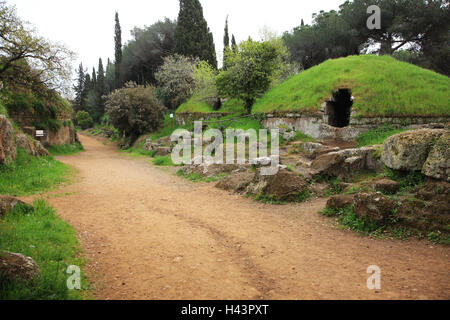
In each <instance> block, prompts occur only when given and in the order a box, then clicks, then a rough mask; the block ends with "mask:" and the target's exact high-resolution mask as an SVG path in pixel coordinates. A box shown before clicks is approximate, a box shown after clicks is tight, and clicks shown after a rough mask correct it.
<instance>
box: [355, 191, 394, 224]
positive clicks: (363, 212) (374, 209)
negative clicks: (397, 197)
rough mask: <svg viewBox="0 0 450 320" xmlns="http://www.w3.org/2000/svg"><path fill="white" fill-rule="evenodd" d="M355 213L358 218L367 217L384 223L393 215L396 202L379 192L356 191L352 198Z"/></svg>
mask: <svg viewBox="0 0 450 320" xmlns="http://www.w3.org/2000/svg"><path fill="white" fill-rule="evenodd" d="M354 206H355V214H356V216H357V217H358V218H360V219H368V220H369V221H373V222H376V223H379V224H384V223H387V222H388V221H389V219H390V218H391V217H392V216H393V215H394V210H395V209H396V204H395V202H394V201H393V200H391V199H389V198H388V197H385V196H383V195H382V194H379V193H358V194H356V195H355V198H354Z"/></svg>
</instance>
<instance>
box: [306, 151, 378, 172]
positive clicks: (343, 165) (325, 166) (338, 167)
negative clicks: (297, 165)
mask: <svg viewBox="0 0 450 320" xmlns="http://www.w3.org/2000/svg"><path fill="white" fill-rule="evenodd" d="M377 148H378V146H371V147H364V148H360V149H346V150H341V151H336V152H330V153H327V154H323V155H321V156H319V157H318V158H317V159H315V160H314V161H313V162H312V164H311V169H312V170H313V171H314V175H316V176H317V175H327V176H332V177H338V178H341V179H347V178H350V177H351V176H352V175H354V174H355V173H357V172H358V171H361V170H377V169H379V168H380V167H381V164H380V162H379V161H378V159H377V157H376V153H377Z"/></svg>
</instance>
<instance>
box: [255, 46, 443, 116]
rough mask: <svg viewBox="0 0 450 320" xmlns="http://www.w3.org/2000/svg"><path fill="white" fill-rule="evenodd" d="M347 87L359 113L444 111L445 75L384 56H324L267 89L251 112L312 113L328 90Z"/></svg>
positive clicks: (326, 97)
mask: <svg viewBox="0 0 450 320" xmlns="http://www.w3.org/2000/svg"><path fill="white" fill-rule="evenodd" d="M340 88H349V89H351V90H352V94H353V96H354V97H355V102H354V107H353V108H354V110H356V111H357V114H359V115H362V116H408V115H417V116H450V108H449V107H448V101H450V79H449V78H448V77H446V76H444V75H440V74H438V73H435V72H433V71H430V70H426V69H422V68H420V67H417V66H414V65H412V64H408V63H405V62H400V61H398V60H395V59H394V58H392V57H388V56H381V57H379V56H374V55H361V56H350V57H347V58H340V59H334V60H328V61H326V62H324V63H322V64H320V65H318V66H316V67H313V68H311V69H309V70H307V71H304V72H302V73H300V74H298V75H296V76H294V77H292V78H290V79H288V80H287V81H285V82H283V83H282V84H281V85H279V86H277V87H275V88H274V89H272V90H270V91H269V92H268V93H267V94H266V95H265V96H263V97H262V98H261V99H259V100H258V101H257V102H256V103H255V105H254V106H253V113H267V112H276V111H280V112H289V111H297V112H301V111H305V112H311V111H314V112H317V111H319V110H320V108H321V105H322V103H323V102H325V101H327V100H329V98H330V97H331V96H332V92H333V91H336V90H337V89H340Z"/></svg>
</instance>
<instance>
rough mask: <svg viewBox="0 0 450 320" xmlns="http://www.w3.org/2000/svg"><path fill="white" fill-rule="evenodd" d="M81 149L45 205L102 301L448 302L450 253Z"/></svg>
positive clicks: (97, 148)
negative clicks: (74, 174)
mask: <svg viewBox="0 0 450 320" xmlns="http://www.w3.org/2000/svg"><path fill="white" fill-rule="evenodd" d="M81 140H82V142H83V144H84V146H85V148H86V152H83V153H81V154H79V155H75V156H68V157H60V158H59V160H61V161H63V162H65V163H67V164H69V165H71V166H73V167H75V168H76V169H78V171H79V178H80V179H79V181H78V182H76V183H75V184H72V185H70V186H66V187H63V188H61V189H60V190H58V191H56V192H53V193H54V194H56V193H57V194H62V193H67V194H68V195H66V196H62V197H61V196H59V197H50V198H49V201H50V203H51V204H52V205H53V206H54V207H55V208H56V209H57V210H58V213H59V214H60V215H61V216H62V217H63V218H64V219H65V220H66V221H68V222H69V223H71V224H72V225H73V226H74V227H75V228H76V230H77V231H78V234H79V238H80V241H81V243H82V246H83V248H84V251H85V254H86V256H87V258H88V260H89V265H88V268H87V272H88V275H89V277H90V281H91V283H92V284H93V287H94V288H95V290H96V298H98V299H449V298H450V264H449V253H450V249H449V248H448V247H443V246H439V245H432V244H430V243H428V242H425V241H420V242H419V241H416V240H412V241H408V242H402V241H391V240H373V239H370V238H366V237H359V236H357V235H356V234H354V233H353V232H350V231H345V230H340V229H338V228H336V226H333V225H332V223H331V220H330V219H327V218H325V217H322V216H320V215H319V214H317V213H318V211H319V210H321V209H323V207H324V206H325V203H326V200H324V199H316V200H312V201H310V202H307V203H304V204H297V205H285V206H271V205H265V204H261V203H257V202H254V201H252V200H250V199H246V198H245V197H242V196H239V195H230V194H229V193H227V192H224V191H221V190H218V189H216V188H214V185H213V184H194V183H191V182H188V181H185V180H183V179H181V178H178V177H176V176H174V175H173V174H171V173H170V172H165V171H164V170H161V169H160V168H156V167H153V166H152V165H151V164H150V163H149V161H148V160H147V159H135V158H127V157H124V156H123V155H120V154H119V153H118V152H117V149H116V148H115V147H114V146H112V145H103V144H102V142H101V141H98V140H96V139H94V138H92V137H87V136H81ZM370 265H378V266H379V267H380V268H381V271H382V290H380V291H379V292H374V291H370V290H368V289H367V287H366V280H367V278H368V277H369V275H368V274H367V273H366V270H367V267H368V266H370Z"/></svg>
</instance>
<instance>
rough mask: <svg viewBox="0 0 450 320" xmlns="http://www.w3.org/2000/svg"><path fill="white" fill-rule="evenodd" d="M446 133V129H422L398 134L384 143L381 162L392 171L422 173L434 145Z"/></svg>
mask: <svg viewBox="0 0 450 320" xmlns="http://www.w3.org/2000/svg"><path fill="white" fill-rule="evenodd" d="M444 133H446V130H444V129H421V130H414V131H407V132H403V133H399V134H396V135H394V136H392V137H390V138H389V139H387V140H386V142H385V143H384V152H383V155H382V156H381V160H382V162H383V163H384V164H385V165H386V166H387V167H389V168H391V169H395V170H405V171H407V170H408V171H421V170H422V169H423V168H424V164H425V161H426V160H427V158H428V155H429V154H430V151H431V149H432V148H433V145H434V143H435V142H436V141H437V140H438V139H439V138H440V137H441V136H442V135H443V134H444ZM438 154H439V152H437V155H438ZM429 166H430V168H432V167H435V165H432V164H431V163H430V164H429ZM431 171H434V170H431Z"/></svg>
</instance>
